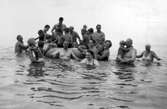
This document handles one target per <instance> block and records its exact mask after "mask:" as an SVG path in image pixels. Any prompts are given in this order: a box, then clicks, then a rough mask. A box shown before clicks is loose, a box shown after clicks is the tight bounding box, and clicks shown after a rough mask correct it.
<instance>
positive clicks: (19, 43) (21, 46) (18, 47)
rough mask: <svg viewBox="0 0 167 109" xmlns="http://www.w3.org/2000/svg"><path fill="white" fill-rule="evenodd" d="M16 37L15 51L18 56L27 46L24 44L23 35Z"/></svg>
mask: <svg viewBox="0 0 167 109" xmlns="http://www.w3.org/2000/svg"><path fill="white" fill-rule="evenodd" d="M16 39H17V43H16V44H15V53H16V55H17V56H19V55H21V54H22V53H23V51H25V50H26V49H27V48H28V46H26V45H24V42H23V37H22V36H21V35H17V38H16Z"/></svg>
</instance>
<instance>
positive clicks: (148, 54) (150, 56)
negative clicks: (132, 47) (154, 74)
mask: <svg viewBox="0 0 167 109" xmlns="http://www.w3.org/2000/svg"><path fill="white" fill-rule="evenodd" d="M137 58H142V60H143V62H144V63H145V64H146V65H149V64H151V63H153V61H154V58H155V59H157V60H161V59H160V58H159V57H158V56H157V55H156V53H155V52H154V51H152V50H151V45H149V44H147V45H146V46H145V51H143V52H142V53H141V54H140V55H138V56H137Z"/></svg>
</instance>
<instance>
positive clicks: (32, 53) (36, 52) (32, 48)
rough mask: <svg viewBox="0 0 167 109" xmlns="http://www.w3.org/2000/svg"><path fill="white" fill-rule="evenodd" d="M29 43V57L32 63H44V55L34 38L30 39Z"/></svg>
mask: <svg viewBox="0 0 167 109" xmlns="http://www.w3.org/2000/svg"><path fill="white" fill-rule="evenodd" d="M27 43H28V46H29V48H28V55H29V57H30V60H31V62H32V63H41V62H42V63H43V59H42V57H43V54H42V52H41V51H40V49H39V48H38V47H37V46H36V42H35V39H34V38H30V39H28V41H27Z"/></svg>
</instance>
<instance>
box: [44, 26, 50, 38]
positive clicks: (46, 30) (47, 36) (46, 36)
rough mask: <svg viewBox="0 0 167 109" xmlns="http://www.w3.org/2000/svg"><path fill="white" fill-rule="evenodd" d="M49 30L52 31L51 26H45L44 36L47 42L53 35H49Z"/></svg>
mask: <svg viewBox="0 0 167 109" xmlns="http://www.w3.org/2000/svg"><path fill="white" fill-rule="evenodd" d="M49 29H50V26H49V25H45V26H44V29H43V32H44V35H45V39H46V40H49V39H50V38H51V35H50V34H48V31H49Z"/></svg>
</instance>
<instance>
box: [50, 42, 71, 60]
mask: <svg viewBox="0 0 167 109" xmlns="http://www.w3.org/2000/svg"><path fill="white" fill-rule="evenodd" d="M52 57H53V58H59V59H62V60H67V61H68V60H70V59H71V57H72V52H71V49H69V42H68V41H64V43H63V48H62V49H59V50H58V51H57V52H56V53H55V54H53V55H52Z"/></svg>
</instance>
